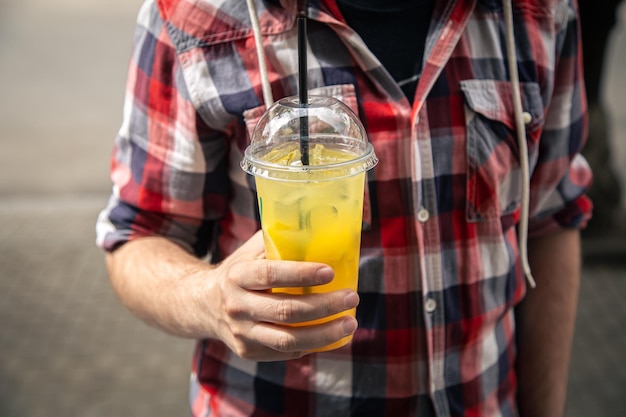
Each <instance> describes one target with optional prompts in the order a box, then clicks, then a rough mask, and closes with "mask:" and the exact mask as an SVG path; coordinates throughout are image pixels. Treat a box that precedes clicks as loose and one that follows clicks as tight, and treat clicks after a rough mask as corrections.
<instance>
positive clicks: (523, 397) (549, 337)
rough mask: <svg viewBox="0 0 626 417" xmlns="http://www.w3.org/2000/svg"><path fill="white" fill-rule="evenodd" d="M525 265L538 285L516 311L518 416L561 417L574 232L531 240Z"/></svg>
mask: <svg viewBox="0 0 626 417" xmlns="http://www.w3.org/2000/svg"><path fill="white" fill-rule="evenodd" d="M529 261H530V264H531V269H532V273H533V276H534V278H535V280H536V282H537V287H536V288H535V289H529V291H528V294H527V295H526V298H525V299H524V300H523V301H522V303H521V304H520V305H519V307H518V308H517V309H516V317H517V338H518V339H517V340H518V358H517V372H518V381H519V392H518V403H519V410H520V416H521V417H526V416H529V417H558V416H563V415H564V410H565V401H566V393H567V377H568V370H569V361H570V351H571V344H572V338H573V333H574V324H575V319H576V307H577V302H578V290H579V283H580V237H579V232H578V231H574V230H564V231H559V232H557V233H555V234H551V235H548V236H545V237H541V238H538V239H534V240H532V241H530V242H529Z"/></svg>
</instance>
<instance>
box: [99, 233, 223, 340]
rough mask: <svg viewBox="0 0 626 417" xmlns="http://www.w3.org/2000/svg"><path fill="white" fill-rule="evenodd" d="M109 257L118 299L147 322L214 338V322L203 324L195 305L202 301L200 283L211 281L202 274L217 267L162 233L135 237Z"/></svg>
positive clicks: (175, 331) (171, 330) (179, 333)
mask: <svg viewBox="0 0 626 417" xmlns="http://www.w3.org/2000/svg"><path fill="white" fill-rule="evenodd" d="M106 260H107V268H108V271H109V277H110V280H111V283H112V285H113V288H114V290H115V292H116V293H117V295H118V297H119V298H120V300H121V301H122V303H123V304H124V305H125V306H126V307H127V308H128V309H129V310H130V311H131V312H133V314H135V315H136V316H137V317H139V318H140V319H142V320H143V321H144V322H146V323H148V324H149V325H151V326H154V327H157V328H159V329H161V330H163V331H165V332H167V333H170V334H173V335H175V336H180V337H188V338H203V337H211V336H214V335H213V334H211V332H210V330H209V329H210V326H208V324H209V323H203V324H204V325H203V326H202V327H200V326H198V324H197V322H198V320H197V317H195V312H197V311H198V309H197V308H194V304H196V303H198V302H201V301H200V300H198V299H197V297H198V294H200V293H202V291H198V286H202V285H206V284H208V283H206V282H205V283H203V282H202V280H201V279H200V275H202V274H204V275H206V274H207V273H210V272H211V270H212V268H213V267H212V266H210V265H208V264H206V263H204V262H202V261H200V260H198V259H197V258H195V257H194V256H193V255H191V254H189V253H187V252H186V251H185V250H184V249H182V248H181V247H180V246H178V245H176V244H175V243H173V242H171V241H169V240H167V239H165V238H160V237H147V238H140V239H137V240H133V241H130V242H128V243H126V244H125V245H123V246H122V247H121V248H119V249H117V250H116V251H114V252H113V253H108V254H107V258H106ZM204 281H206V278H205V279H204Z"/></svg>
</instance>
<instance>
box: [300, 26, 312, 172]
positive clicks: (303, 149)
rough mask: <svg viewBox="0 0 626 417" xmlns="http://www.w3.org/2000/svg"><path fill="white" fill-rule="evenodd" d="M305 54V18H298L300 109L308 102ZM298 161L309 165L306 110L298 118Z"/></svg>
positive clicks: (307, 117)
mask: <svg viewBox="0 0 626 417" xmlns="http://www.w3.org/2000/svg"><path fill="white" fill-rule="evenodd" d="M306 52H307V51H306V16H298V90H299V91H298V93H299V99H300V108H302V109H306V107H307V106H308V102H309V98H308V91H307V89H308V87H307V62H306ZM300 160H301V161H302V165H309V115H308V110H303V112H302V115H301V116H300Z"/></svg>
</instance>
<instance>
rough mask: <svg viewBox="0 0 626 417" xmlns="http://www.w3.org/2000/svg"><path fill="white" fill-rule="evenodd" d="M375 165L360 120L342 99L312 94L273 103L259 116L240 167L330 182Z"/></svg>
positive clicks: (259, 173) (257, 172)
mask: <svg viewBox="0 0 626 417" xmlns="http://www.w3.org/2000/svg"><path fill="white" fill-rule="evenodd" d="M377 163H378V158H377V157H376V155H375V153H374V149H373V147H372V145H371V144H370V143H369V141H368V140H367V134H366V133H365V129H364V128H363V125H362V124H361V122H360V120H359V118H358V117H357V116H356V114H354V112H353V111H352V110H351V109H350V108H349V107H348V106H346V105H345V104H344V103H342V102H341V101H339V100H337V99H335V98H333V97H329V96H310V97H309V99H308V102H307V106H306V107H301V106H300V102H299V99H298V97H295V96H294V97H286V98H283V99H281V100H279V101H277V102H276V103H274V104H273V105H272V106H271V107H270V108H269V109H267V111H266V112H265V113H264V114H263V115H262V116H261V118H260V119H259V121H258V123H257V125H256V127H255V128H254V132H253V134H252V138H251V142H250V145H249V146H248V147H247V148H246V151H245V155H244V159H243V160H242V161H241V167H242V168H243V170H244V171H246V172H248V173H249V174H252V175H255V176H262V177H267V178H280V179H293V180H300V179H307V178H311V176H313V177H316V179H331V178H338V177H343V176H348V175H355V174H357V173H360V172H363V171H367V170H369V169H371V168H373V167H374V166H375V165H376V164H377Z"/></svg>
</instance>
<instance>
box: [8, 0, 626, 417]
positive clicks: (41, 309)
mask: <svg viewBox="0 0 626 417" xmlns="http://www.w3.org/2000/svg"><path fill="white" fill-rule="evenodd" d="M139 4H140V1H139V0H110V1H108V2H105V1H104V0H91V1H89V0H82V1H80V0H59V1H55V2H45V1H43V0H22V1H18V0H0V320H1V322H0V417H38V416H70V417H72V416H77V417H83V416H86V417H103V416H112V415H113V416H152V417H159V416H163V417H165V416H169V417H172V416H186V415H189V412H188V407H187V384H188V379H189V363H190V359H191V353H192V348H193V343H192V342H191V341H188V340H181V339H176V338H173V337H170V336H167V335H165V334H162V333H160V332H159V331H157V330H155V329H152V328H150V327H148V326H146V325H144V324H143V323H141V322H139V321H138V320H136V319H135V318H134V317H132V316H131V315H130V313H128V312H127V311H126V310H125V309H124V308H123V307H122V306H121V304H120V303H119V302H118V300H117V299H116V297H115V295H114V294H113V291H112V289H111V288H110V286H109V283H108V281H107V276H106V272H105V269H104V263H103V256H102V253H101V252H100V250H99V249H97V248H96V247H95V245H94V237H95V234H94V223H95V219H96V216H97V213H98V211H99V210H100V209H101V208H102V207H103V205H104V204H105V201H106V198H107V196H108V193H109V190H110V183H109V180H108V163H109V155H110V151H111V145H112V140H113V138H114V136H115V132H116V130H117V128H118V126H119V123H120V120H121V104H122V99H123V89H124V80H125V73H126V67H127V62H128V57H129V54H130V43H131V39H132V33H133V26H134V18H135V15H136V12H137V9H138V7H139ZM608 65H609V68H608V72H607V78H606V88H605V90H606V95H605V98H606V103H607V105H608V106H609V108H610V111H611V125H612V130H613V132H614V149H615V152H614V155H613V157H614V158H615V162H616V163H617V165H618V166H619V167H620V175H621V178H622V179H623V184H626V80H625V79H624V77H623V76H622V74H623V71H624V68H625V67H626V7H622V13H621V15H620V27H618V29H617V30H616V32H615V33H614V36H613V39H612V43H611V55H610V57H609V61H608ZM624 294H626V253H624V256H621V257H615V256H614V257H612V258H611V259H610V262H609V261H604V260H600V261H596V262H591V261H586V262H585V265H584V271H583V281H582V288H581V296H580V304H579V311H578V318H577V328H576V335H575V339H574V349H573V360H572V366H571V371H570V373H571V374H570V384H569V399H568V412H567V417H582V416H585V417H589V416H601V417H613V416H614V417H618V416H619V417H622V416H624V413H625V412H626V411H625V410H626V395H625V393H626V364H625V363H624V362H625V361H624V359H625V357H626V303H625V302H624Z"/></svg>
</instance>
